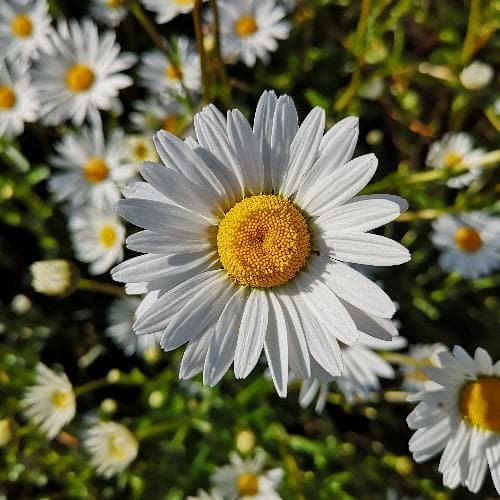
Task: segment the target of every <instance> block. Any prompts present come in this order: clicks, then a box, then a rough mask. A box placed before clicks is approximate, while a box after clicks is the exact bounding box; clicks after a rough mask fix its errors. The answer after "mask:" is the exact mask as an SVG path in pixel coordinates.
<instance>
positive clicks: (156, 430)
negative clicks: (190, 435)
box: [135, 420, 181, 441]
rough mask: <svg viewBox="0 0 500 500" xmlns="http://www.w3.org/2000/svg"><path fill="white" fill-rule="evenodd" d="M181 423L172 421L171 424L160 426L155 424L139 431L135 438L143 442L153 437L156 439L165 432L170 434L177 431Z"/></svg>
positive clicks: (161, 424)
mask: <svg viewBox="0 0 500 500" xmlns="http://www.w3.org/2000/svg"><path fill="white" fill-rule="evenodd" d="M180 425H181V422H179V421H178V420H175V421H170V422H160V423H158V424H153V425H151V426H150V427H147V428H145V429H142V430H139V431H137V432H136V433H135V437H136V438H137V439H138V440H139V441H142V440H144V439H149V438H151V437H155V436H157V435H158V434H163V433H164V432H169V431H173V430H177V429H178V428H179V426H180Z"/></svg>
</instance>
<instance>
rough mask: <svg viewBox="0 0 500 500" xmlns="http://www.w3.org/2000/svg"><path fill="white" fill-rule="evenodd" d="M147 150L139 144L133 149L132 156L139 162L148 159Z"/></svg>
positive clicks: (144, 145)
mask: <svg viewBox="0 0 500 500" xmlns="http://www.w3.org/2000/svg"><path fill="white" fill-rule="evenodd" d="M148 152H149V149H148V147H147V146H146V144H144V143H143V142H139V143H138V144H137V145H136V146H135V148H134V156H135V157H136V158H137V159H139V160H145V159H146V158H148V156H149V155H148Z"/></svg>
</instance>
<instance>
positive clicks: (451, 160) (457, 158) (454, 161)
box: [443, 151, 462, 168]
mask: <svg viewBox="0 0 500 500" xmlns="http://www.w3.org/2000/svg"><path fill="white" fill-rule="evenodd" d="M461 161H462V155H460V154H458V153H455V152H454V151H450V152H449V153H446V154H445V155H444V158H443V163H444V166H445V167H447V168H453V167H456V166H457V165H458V164H459V163H460V162H461Z"/></svg>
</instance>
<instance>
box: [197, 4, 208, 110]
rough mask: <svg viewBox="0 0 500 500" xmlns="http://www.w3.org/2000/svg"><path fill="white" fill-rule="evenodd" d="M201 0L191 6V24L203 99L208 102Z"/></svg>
mask: <svg viewBox="0 0 500 500" xmlns="http://www.w3.org/2000/svg"><path fill="white" fill-rule="evenodd" d="M201 9H202V5H201V0H195V2H194V7H193V24H194V34H195V39H196V49H197V51H198V56H199V58H200V66H201V79H202V81H203V101H204V102H205V103H208V102H210V96H211V84H210V81H209V75H208V68H207V53H206V51H205V45H204V43H203V28H202V25H201Z"/></svg>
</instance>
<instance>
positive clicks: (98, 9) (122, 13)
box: [90, 0, 127, 28]
mask: <svg viewBox="0 0 500 500" xmlns="http://www.w3.org/2000/svg"><path fill="white" fill-rule="evenodd" d="M90 13H91V14H92V15H93V16H94V18H95V19H96V20H97V21H99V22H100V23H103V24H106V25H108V26H110V27H112V28H114V27H116V26H118V25H119V24H120V23H121V22H122V21H123V20H124V19H125V17H127V7H126V5H125V0H92V3H91V5H90Z"/></svg>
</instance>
